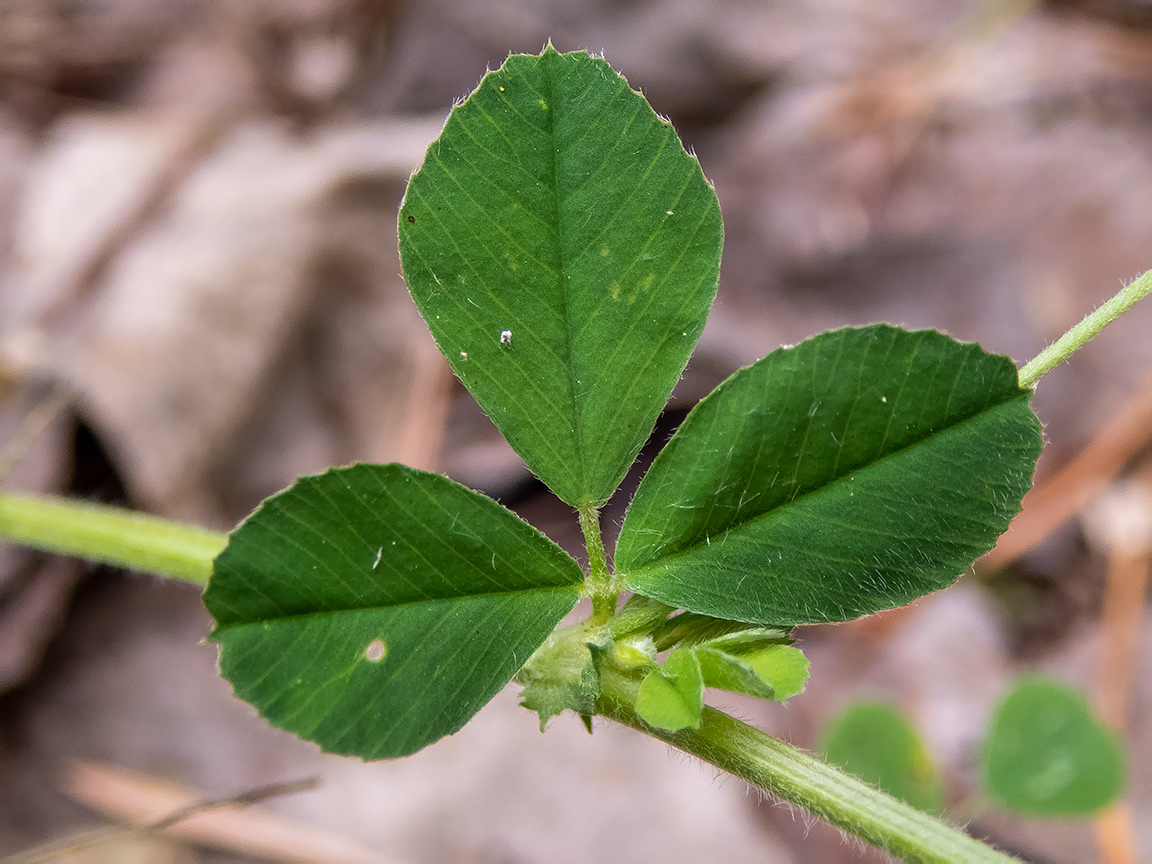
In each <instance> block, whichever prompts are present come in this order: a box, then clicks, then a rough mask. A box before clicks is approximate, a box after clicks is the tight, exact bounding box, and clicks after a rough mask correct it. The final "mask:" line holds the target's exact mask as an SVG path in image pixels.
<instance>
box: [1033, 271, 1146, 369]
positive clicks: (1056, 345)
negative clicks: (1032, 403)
mask: <svg viewBox="0 0 1152 864" xmlns="http://www.w3.org/2000/svg"><path fill="white" fill-rule="evenodd" d="M1149 293H1152V270H1149V271H1147V272H1146V273H1144V274H1143V275H1142V276H1138V277H1136V279H1135V280H1133V281H1132V282H1130V283H1129V284H1128V285H1126V286H1125V287H1124V288H1122V289H1120V292H1119V293H1118V294H1116V296H1115V297H1113V298H1112V299H1111V300H1109V301H1108V302H1106V303H1105V304H1104V305H1103V306H1100V307H1099V308H1098V309H1096V311H1095V312H1091V313H1089V314H1088V315H1087V316H1085V318H1084V320H1083V321H1081V322H1080V323H1079V324H1077V325H1076V326H1075V327H1073V328H1072V329H1071V330H1069V331H1068V332H1067V333H1065V334H1064V335H1063V336H1061V337H1060V338H1059V339H1057V340H1056V341H1055V342H1053V343H1052V344H1051V345H1049V346H1048V347H1047V348H1045V349H1044V350H1043V351H1041V352H1040V353H1039V354H1037V355H1036V358H1035V359H1034V360H1032V361H1031V362H1030V363H1028V365H1026V366H1025V367H1024V368H1023V369H1021V370H1020V386H1021V387H1029V388H1032V387H1035V386H1036V382H1037V381H1039V380H1040V379H1041V378H1042V377H1043V376H1044V374H1045V373H1046V372H1048V371H1049V370H1050V369H1051V368H1052V367H1053V366H1055V365H1056V364H1057V363H1062V362H1063V361H1065V360H1067V359H1068V358H1069V357H1070V356H1072V354H1073V352H1075V351H1076V350H1077V349H1078V348H1080V347H1081V346H1082V345H1085V344H1087V343H1088V342H1091V341H1092V339H1093V338H1095V336H1096V334H1097V333H1099V332H1100V331H1101V330H1103V329H1104V328H1105V327H1107V326H1108V325H1109V324H1111V323H1112V322H1113V321H1115V320H1116V319H1117V318H1119V317H1120V316H1121V315H1122V314H1124V313H1125V312H1127V311H1128V310H1129V309H1130V308H1132V306H1134V305H1135V304H1136V303H1138V302H1139V301H1140V300H1143V299H1144V298H1145V297H1147V296H1148V294H1149Z"/></svg>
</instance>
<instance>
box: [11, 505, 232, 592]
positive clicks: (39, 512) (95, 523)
mask: <svg viewBox="0 0 1152 864" xmlns="http://www.w3.org/2000/svg"><path fill="white" fill-rule="evenodd" d="M0 538H2V539H6V540H12V541H15V542H17V543H20V544H22V545H25V546H31V547H33V548H35V549H43V550H45V551H47V552H58V553H61V554H63V555H75V556H76V557H78V558H87V559H89V560H92V561H100V562H103V563H105V564H113V565H116V566H118V567H129V568H131V569H133V570H141V571H143V572H145V573H157V574H160V575H164V576H172V577H175V578H177V579H182V580H184V581H185V582H191V583H192V584H194V585H200V586H204V585H206V584H207V583H208V577H209V576H210V575H211V573H212V559H213V558H215V557H216V555H217V554H218V553H219V552H220V550H221V549H223V548H224V545H225V544H226V543H227V542H228V535H226V534H221V533H219V532H216V531H208V530H206V529H203V528H196V527H193V526H191V525H183V524H181V523H179V522H170V521H168V520H167V519H160V518H158V517H156V516H146V515H144V514H141V513H135V512H132V511H130V510H124V509H122V508H120V507H108V506H106V505H101V504H89V503H86V502H79V501H71V500H67V499H63V498H55V497H52V496H39V495H19V494H12V493H0Z"/></svg>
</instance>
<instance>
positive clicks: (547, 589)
mask: <svg viewBox="0 0 1152 864" xmlns="http://www.w3.org/2000/svg"><path fill="white" fill-rule="evenodd" d="M581 584H582V583H580V582H577V583H573V584H571V585H542V586H538V587H536V588H517V589H510V590H507V591H479V592H476V593H472V594H459V595H456V596H453V597H431V598H422V599H418V600H415V599H414V600H403V601H400V602H398V603H384V604H380V603H374V604H369V605H365V606H348V607H343V608H337V609H324V610H317V611H313V612H299V613H294V614H291V615H274V616H270V617H267V618H254V619H252V620H249V621H231V622H228V623H223V622H220V621H217V622H216V627H215V628H214V629H213V631H212V633H211V634H210V635H209V638H212V639H215V637H216V634H217V633H221V632H223V631H225V630H228V629H230V628H235V627H251V626H253V625H254V624H269V623H277V622H283V621H297V620H300V619H306V618H320V617H323V616H326V615H346V614H348V613H350V612H383V611H387V610H391V609H401V608H404V607H413V606H425V605H434V604H442V603H453V602H456V601H467V600H483V599H498V598H500V597H511V596H518V597H524V596H531V595H534V594H556V593H561V592H571V593H572V595H573V597H574V598H575V599H579V596H580V586H581Z"/></svg>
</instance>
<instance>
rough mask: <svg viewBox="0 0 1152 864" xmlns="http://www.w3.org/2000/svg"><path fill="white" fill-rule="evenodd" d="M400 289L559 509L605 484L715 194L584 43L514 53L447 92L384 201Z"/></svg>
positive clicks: (706, 260) (690, 337)
mask: <svg viewBox="0 0 1152 864" xmlns="http://www.w3.org/2000/svg"><path fill="white" fill-rule="evenodd" d="M399 232H400V258H401V262H402V264H403V268H404V275H405V278H406V279H407V282H408V288H409V290H410V291H411V292H412V297H413V299H414V300H415V301H416V305H417V306H418V307H419V309H420V312H421V314H423V316H424V320H425V321H427V322H428V326H429V328H430V329H431V331H432V335H433V336H434V337H435V338H436V342H437V343H438V344H439V346H440V349H441V351H443V352H444V355H445V356H446V357H447V358H448V362H449V364H451V366H452V369H453V370H454V371H455V372H456V374H457V375H458V376H459V377H460V380H461V381H462V382H464V385H465V386H466V387H467V388H468V389H469V390H470V391H471V392H472V395H473V396H475V397H476V401H477V402H479V403H480V405H481V406H482V407H483V408H484V410H485V411H486V412H488V415H489V416H490V417H491V418H492V420H493V422H495V424H496V426H497V427H498V428H499V429H500V431H501V432H503V433H504V436H505V437H506V438H507V439H508V441H509V442H510V443H511V445H512V447H513V448H514V449H515V450H516V452H517V453H519V454H520V455H521V456H522V457H523V458H524V461H525V462H527V463H528V466H529V467H530V468H531V469H532V470H533V471H534V472H535V473H536V475H537V476H538V477H540V479H541V480H543V481H544V483H546V484H547V485H548V486H549V488H551V489H552V491H553V492H555V493H556V494H557V495H558V496H559V497H560V498H561V499H563V500H564V501H566V502H567V503H569V504H571V505H572V506H574V507H585V506H598V505H599V504H601V503H603V502H604V501H605V500H607V498H608V497H609V496H610V495H611V494H612V492H613V491H615V489H616V487H617V485H619V483H620V480H621V479H622V478H623V476H624V473H625V472H626V471H627V470H628V468H629V466H630V465H631V464H632V462H633V460H634V459H635V457H636V454H637V453H638V452H639V450H640V447H641V445H642V444H643V443H644V441H645V440H646V439H647V437H648V434H649V433H650V432H651V431H652V427H653V425H654V424H655V422H656V418H657V416H658V415H659V413H660V411H661V409H663V407H664V404H665V402H666V401H667V399H668V395H669V394H670V393H671V391H672V387H673V386H674V385H675V383H676V381H677V380H678V379H679V378H680V374H681V372H682V371H683V370H684V366H685V364H686V363H687V362H688V357H689V355H690V354H691V353H692V349H693V347H694V346H695V344H696V340H697V338H698V337H699V335H700V331H701V330H702V329H703V326H704V319H705V317H706V316H707V313H708V307H709V306H710V305H711V302H712V298H713V296H714V294H715V291H716V281H717V278H718V274H719V266H720V247H721V244H722V238H723V227H722V224H721V219H720V208H719V205H718V204H717V202H716V195H715V193H713V191H712V188H711V187H710V186H709V185H708V183H707V181H706V180H705V179H704V175H703V173H702V172H701V170H700V164H699V163H698V162H697V161H696V159H695V158H694V157H692V156H689V155H688V154H687V153H686V152H685V151H684V147H683V146H682V145H681V143H680V140H679V138H677V136H676V132H675V130H674V129H673V128H672V126H671V124H670V123H668V122H667V121H666V120H663V119H661V118H660V117H658V116H656V114H655V113H654V112H653V111H652V108H651V107H650V106H649V105H648V103H647V102H646V101H645V99H644V97H643V96H641V95H640V94H639V93H637V92H635V91H633V90H632V89H631V88H630V87H629V86H628V83H627V82H626V81H625V80H624V79H623V78H622V77H621V76H620V75H618V74H617V73H616V72H614V71H613V70H612V68H611V67H610V66H609V65H608V64H607V63H605V62H604V61H603V60H599V59H596V58H593V57H590V56H588V55H587V54H585V53H583V52H573V53H569V54H560V53H558V52H557V51H556V50H555V49H554V48H552V47H551V46H548V48H546V49H545V50H544V52H543V53H542V54H540V55H539V56H532V55H525V54H514V55H512V56H510V57H509V58H508V59H507V61H506V62H505V63H504V65H503V66H501V67H500V69H498V70H497V71H496V72H491V73H489V74H487V75H485V76H484V79H483V80H482V81H481V82H480V85H479V87H477V88H476V90H475V92H474V93H472V95H471V96H469V97H468V99H467V100H466V101H464V102H463V103H462V104H460V105H458V106H457V107H456V108H454V109H453V111H452V113H451V115H450V116H449V118H448V122H447V124H446V125H445V127H444V131H443V133H441V135H440V137H439V138H437V139H436V141H434V142H433V143H432V145H431V146H430V147H429V148H428V154H427V156H426V158H425V160H424V164H423V166H422V167H421V168H420V170H419V171H417V173H416V174H415V175H414V176H413V177H412V180H411V182H410V183H409V185H408V192H407V194H406V196H405V199H404V203H403V204H402V206H401V209H400V217H399Z"/></svg>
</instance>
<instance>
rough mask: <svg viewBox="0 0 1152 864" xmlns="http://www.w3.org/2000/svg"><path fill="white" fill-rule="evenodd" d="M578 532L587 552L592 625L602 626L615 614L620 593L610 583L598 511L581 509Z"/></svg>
mask: <svg viewBox="0 0 1152 864" xmlns="http://www.w3.org/2000/svg"><path fill="white" fill-rule="evenodd" d="M576 512H577V513H579V514H580V530H581V531H583V532H584V545H585V547H586V548H587V550H588V587H589V593H590V596H591V598H592V618H591V619H590V620H591V623H593V624H604V623H606V622H607V621H608V620H609V619H610V618H611V617H612V616H613V615H615V614H616V601H617V600H619V599H620V592H619V591H617V590H616V588H615V585H614V584H613V582H612V573H611V572H610V571H609V570H608V557H607V556H606V555H605V554H604V540H603V539H602V538H601V536H600V511H599V510H596V509H595V508H593V507H581V508H580V509H579V510H577V511H576Z"/></svg>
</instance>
